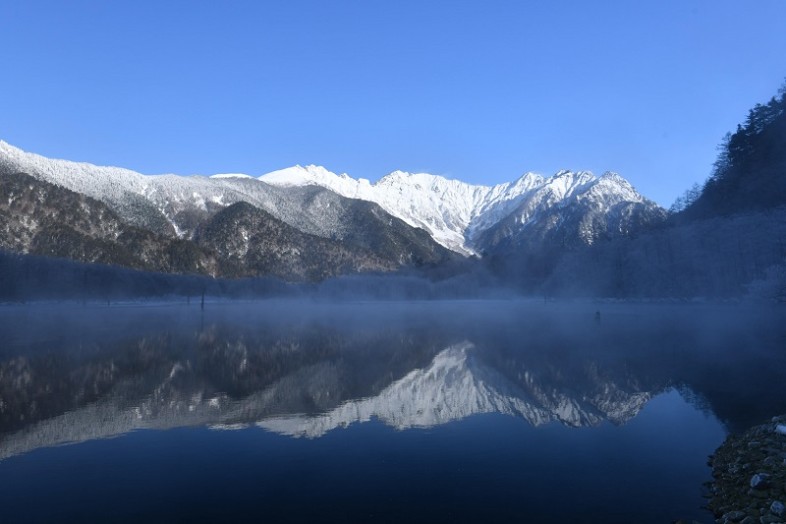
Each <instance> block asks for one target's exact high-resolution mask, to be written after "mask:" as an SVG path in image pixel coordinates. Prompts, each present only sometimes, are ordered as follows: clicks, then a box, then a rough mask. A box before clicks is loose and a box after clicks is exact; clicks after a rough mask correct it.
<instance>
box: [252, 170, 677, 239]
mask: <svg viewBox="0 0 786 524" xmlns="http://www.w3.org/2000/svg"><path fill="white" fill-rule="evenodd" d="M259 180H261V181H263V182H267V183H269V184H272V185H276V186H280V187H302V186H309V185H316V186H321V187H325V188H328V189H330V190H332V191H335V192H336V193H339V194H341V195H344V196H347V197H349V198H358V199H361V200H368V201H371V202H376V203H377V204H379V205H380V206H381V207H382V208H383V209H385V210H386V211H387V212H389V213H390V214H392V215H393V216H396V217H399V218H401V219H402V220H404V221H405V222H407V223H408V224H410V225H413V226H415V227H421V228H423V229H425V230H426V231H428V232H429V233H430V234H431V236H432V237H433V238H434V239H435V240H436V241H437V242H439V243H440V244H442V245H443V246H445V247H448V248H449V249H452V250H454V251H458V252H461V253H477V252H483V251H486V250H487V249H488V248H489V247H494V246H496V245H497V244H498V242H496V243H495V242H493V240H494V239H495V236H498V235H499V231H500V230H499V229H496V226H498V225H500V224H504V226H503V228H502V229H501V231H504V232H505V234H507V235H508V236H515V235H517V234H519V233H520V232H521V231H526V230H527V229H529V228H532V227H533V226H544V225H545V226H546V227H547V228H548V229H552V228H556V227H559V226H560V225H561V224H560V223H558V222H560V221H558V220H557V221H553V220H551V221H550V222H549V220H547V219H548V218H549V217H551V216H552V215H553V214H554V212H555V211H556V212H557V214H563V215H564V214H565V210H568V211H572V210H575V209H580V210H581V215H580V216H578V217H577V219H578V221H579V224H573V223H570V224H569V225H570V227H571V228H573V229H576V233H577V236H578V238H579V239H580V240H581V241H583V242H584V243H586V244H590V243H592V242H593V241H594V239H595V238H597V237H598V236H600V235H605V234H612V235H613V234H614V233H624V232H625V229H626V228H627V227H629V225H630V224H629V222H630V220H626V218H630V215H632V214H637V213H638V214H641V213H642V212H645V213H648V216H650V217H651V218H653V219H658V218H662V217H663V216H665V214H664V213H663V211H662V210H661V209H660V208H659V207H658V206H657V205H656V204H655V203H653V202H651V201H649V200H647V199H645V198H644V197H642V196H641V195H640V194H639V193H637V192H636V190H635V189H633V187H632V186H631V185H630V183H628V181H627V180H625V179H624V178H622V177H621V176H619V175H617V174H616V173H606V174H604V175H603V176H601V177H596V176H594V175H593V174H592V173H589V172H586V171H581V172H575V173H574V172H571V171H560V172H559V173H557V174H556V175H554V176H551V177H548V178H544V177H542V176H540V175H537V174H534V173H526V174H524V175H523V176H521V177H520V178H519V179H518V180H515V181H513V182H509V183H505V184H498V185H495V186H482V185H472V184H467V183H464V182H460V181H458V180H449V179H447V178H444V177H441V176H436V175H430V174H427V173H406V172H403V171H394V172H393V173H390V174H389V175H386V176H385V177H383V178H382V179H380V180H379V181H378V182H376V183H374V184H372V183H371V182H369V181H368V180H366V179H358V180H356V179H353V178H351V177H350V176H348V175H346V174H341V175H337V174H335V173H332V172H330V171H328V170H326V169H325V168H323V167H320V166H313V165H311V166H305V167H303V166H295V167H291V168H287V169H283V170H280V171H274V172H272V173H268V174H266V175H263V176H261V177H259ZM620 207H622V208H624V209H625V210H626V211H620V212H619V213H617V214H620V215H622V218H619V219H614V220H611V221H610V222H609V224H608V226H609V228H610V230H608V229H609V228H605V229H603V230H601V228H600V226H601V224H600V223H598V221H597V220H596V219H595V218H594V217H596V216H605V215H606V214H607V213H609V212H615V213H616V212H617V209H618V208H620ZM626 213H627V216H626ZM573 214H574V215H576V213H573ZM541 219H543V220H541ZM539 222H540V223H539ZM562 222H563V223H564V222H565V221H562ZM562 225H563V227H564V224H562ZM488 231H494V233H493V234H491V235H489V234H488V233H487V232H488ZM489 238H491V239H492V241H489V240H487V239H489Z"/></svg>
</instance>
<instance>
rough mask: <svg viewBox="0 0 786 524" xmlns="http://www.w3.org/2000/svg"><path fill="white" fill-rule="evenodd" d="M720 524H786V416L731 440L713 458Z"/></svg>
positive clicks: (713, 495)
mask: <svg viewBox="0 0 786 524" xmlns="http://www.w3.org/2000/svg"><path fill="white" fill-rule="evenodd" d="M709 464H710V466H711V467H712V477H713V480H712V482H711V483H710V484H709V488H710V500H709V503H708V507H709V509H710V510H711V511H712V512H713V513H714V514H715V517H716V519H717V520H716V522H718V523H723V524H727V523H732V522H734V523H736V522H739V523H741V524H775V523H786V507H785V506H784V504H786V416H781V417H775V418H773V419H772V421H771V422H768V423H766V424H762V425H760V426H755V427H753V428H751V429H749V430H748V431H746V432H745V433H743V434H742V435H732V436H729V437H728V438H727V439H726V441H725V442H724V443H723V445H721V447H719V448H718V449H717V450H716V451H715V454H714V455H712V456H711V457H710V462H709Z"/></svg>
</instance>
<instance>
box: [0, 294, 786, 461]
mask: <svg viewBox="0 0 786 524" xmlns="http://www.w3.org/2000/svg"><path fill="white" fill-rule="evenodd" d="M597 309H602V310H603V315H602V322H599V319H598V318H596V313H595V312H596V310H597ZM0 315H2V317H3V318H2V323H1V324H0V326H1V327H0V330H1V332H0V336H2V340H5V341H7V343H6V344H5V345H4V346H3V348H2V350H1V351H0V459H2V458H7V457H10V456H13V455H17V454H20V453H24V452H27V451H30V450H33V449H36V448H40V447H44V446H52V445H57V444H63V443H70V442H81V441H85V440H90V439H97V438H104V437H110V436H117V435H120V434H124V433H127V432H129V431H131V430H134V429H143V428H144V429H165V428H174V427H180V426H209V427H212V428H216V429H221V428H224V429H231V428H238V427H245V426H249V425H256V426H259V427H261V428H264V429H267V430H269V431H272V432H276V433H280V434H285V435H292V436H305V437H310V438H315V437H320V436H322V435H324V434H325V433H327V432H329V431H330V430H332V429H334V428H337V427H345V426H347V425H350V424H353V423H359V422H364V421H368V420H370V419H372V418H377V419H379V420H381V421H382V422H383V423H384V424H387V425H390V426H392V427H394V428H396V429H406V428H413V427H421V428H423V427H432V426H436V425H440V424H445V423H447V422H451V421H456V420H460V419H464V418H465V417H468V416H470V415H475V414H479V413H501V414H505V415H510V416H514V417H520V418H521V419H524V420H526V421H527V422H528V423H530V424H532V425H536V426H537V425H541V424H545V423H548V422H552V421H558V422H560V423H562V424H564V425H566V426H571V427H579V426H595V425H598V424H600V423H602V422H603V421H609V422H611V423H613V424H617V425H619V424H625V423H626V422H627V421H629V420H630V419H631V418H633V417H635V416H636V415H637V413H639V411H640V410H641V409H642V408H643V407H644V406H645V404H646V403H647V402H648V401H649V400H650V399H651V398H653V397H654V396H656V395H658V394H659V393H662V392H664V391H667V390H669V389H671V388H676V389H677V390H678V391H680V393H681V394H682V395H683V396H684V397H686V398H687V399H689V401H690V402H692V403H694V404H695V405H696V406H698V407H700V408H701V409H703V410H705V411H707V412H713V413H714V414H715V415H716V416H717V417H718V418H719V419H720V420H721V421H722V422H724V423H725V424H726V425H727V427H728V428H729V429H732V430H736V429H739V428H742V427H744V426H746V425H748V424H751V423H754V422H758V421H760V420H763V419H764V418H767V417H769V416H772V415H774V414H776V413H782V412H786V380H784V378H785V377H784V375H786V367H785V366H784V364H785V363H786V362H784V360H785V359H784V355H783V352H782V351H780V348H781V347H782V346H783V341H784V334H783V333H784V329H783V327H782V326H783V325H784V323H783V322H782V320H783V318H782V316H783V314H782V313H781V312H780V311H779V310H766V309H760V308H743V307H740V306H735V307H731V306H659V305H638V306H632V305H608V304H603V305H597V304H581V303H579V304H563V305H557V304H552V303H549V304H540V303H537V302H512V301H500V302H480V303H475V302H449V303H441V304H440V303H394V304H354V305H353V304H343V305H339V304H305V303H297V302H283V303H279V302H273V303H262V304H231V305H227V304H224V305H221V304H219V305H215V306H213V307H208V308H207V310H206V311H205V312H200V310H199V309H198V308H189V307H186V306H158V307H112V308H98V307H84V308H79V307H77V308H61V307H57V306H46V307H44V306H40V307H7V308H4V309H2V310H1V311H0Z"/></svg>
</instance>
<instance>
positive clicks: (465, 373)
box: [257, 342, 651, 438]
mask: <svg viewBox="0 0 786 524" xmlns="http://www.w3.org/2000/svg"><path fill="white" fill-rule="evenodd" d="M474 347H475V346H474V345H473V344H472V343H471V342H462V343H460V344H457V345H454V346H451V347H448V348H446V349H444V350H443V351H441V352H440V353H439V354H437V355H436V356H435V357H434V359H433V360H432V362H431V364H430V365H429V366H428V367H427V368H425V369H416V370H414V371H411V372H410V373H408V374H407V375H406V376H404V377H403V378H401V379H400V380H398V381H396V382H393V383H392V384H391V385H389V386H388V387H387V388H385V389H384V390H382V391H381V392H380V393H379V394H378V395H377V396H374V397H369V398H364V399H360V400H352V401H349V402H345V403H344V404H341V405H340V406H338V407H337V408H335V409H333V410H331V411H328V412H326V413H323V414H320V415H313V416H308V415H285V416H279V417H271V418H266V419H264V420H261V421H259V422H258V423H257V426H259V427H261V428H264V429H266V430H268V431H273V432H275V433H280V434H284V435H291V436H297V437H308V438H316V437H320V436H322V435H324V434H325V433H327V432H328V431H330V430H332V429H335V428H339V427H346V426H348V425H350V424H353V423H357V422H368V421H369V420H371V419H372V418H378V419H380V420H382V421H383V422H384V423H385V424H388V425H390V426H393V427H395V428H396V429H408V428H413V427H420V428H427V427H433V426H437V425H441V424H445V423H447V422H451V421H455V420H460V419H463V418H466V417H468V416H470V415H475V414H480V413H501V414H505V415H511V416H517V417H521V418H523V419H525V420H526V421H527V422H529V423H530V424H532V425H534V426H539V425H542V424H545V423H547V422H551V421H555V420H556V421H560V422H562V423H563V424H566V425H568V426H573V427H579V426H591V425H597V424H599V423H600V422H602V421H603V420H611V421H612V422H614V423H624V422H626V421H627V420H629V419H630V418H632V417H633V416H635V415H636V414H637V413H638V412H639V411H640V410H641V408H643V407H644V404H646V403H647V402H648V401H649V399H650V397H651V395H650V393H647V392H634V393H625V392H623V391H622V390H620V389H619V388H617V387H616V386H615V385H614V384H606V385H604V389H603V394H602V395H597V396H592V395H591V396H581V397H578V398H574V397H571V396H570V395H568V394H567V393H565V392H561V391H558V390H554V389H548V390H547V389H545V388H543V387H541V386H540V385H538V384H537V383H536V381H534V380H533V378H532V377H531V376H525V377H523V379H524V384H522V385H519V384H516V383H514V382H512V381H511V380H509V379H508V378H506V377H504V376H503V375H502V374H500V373H499V372H498V371H496V370H494V369H492V368H490V367H487V366H485V365H483V364H482V363H481V362H479V361H478V360H477V359H476V358H475V356H474V355H473V349H474Z"/></svg>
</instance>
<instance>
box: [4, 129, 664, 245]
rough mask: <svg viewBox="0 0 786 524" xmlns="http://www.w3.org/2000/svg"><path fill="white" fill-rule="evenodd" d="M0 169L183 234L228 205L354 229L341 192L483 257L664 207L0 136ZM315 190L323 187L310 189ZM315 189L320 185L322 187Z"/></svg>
mask: <svg viewBox="0 0 786 524" xmlns="http://www.w3.org/2000/svg"><path fill="white" fill-rule="evenodd" d="M0 168H1V169H3V170H5V171H12V172H24V173H28V174H30V175H32V176H34V177H37V178H39V179H42V180H45V181H47V182H50V183H54V184H56V185H60V186H63V187H65V188H67V189H70V190H72V191H75V192H77V193H81V194H84V195H87V196H90V197H92V198H95V199H97V200H100V201H102V202H104V203H106V204H107V205H108V206H109V207H110V208H112V209H113V210H114V211H115V212H116V213H118V215H120V216H121V217H122V218H124V219H125V220H127V221H128V222H129V223H131V224H133V225H137V226H140V227H144V228H146V229H149V230H151V231H154V232H156V233H160V234H165V235H171V236H178V237H180V238H186V239H188V238H191V237H192V235H193V234H194V233H195V231H196V229H197V227H198V226H199V224H201V223H203V222H204V221H205V220H206V219H208V218H209V217H211V216H212V215H214V214H216V213H217V212H218V211H220V210H221V209H224V208H226V207H228V206H230V205H232V204H235V203H237V202H241V201H242V202H247V203H250V204H252V205H253V206H255V207H258V208H260V209H263V210H264V211H266V212H268V213H270V214H271V215H272V216H274V217H275V218H277V219H279V220H282V221H284V222H286V223H287V224H289V225H291V226H293V227H295V228H297V229H299V230H301V231H303V232H305V233H308V234H313V235H318V236H322V237H326V238H339V239H341V238H342V236H343V235H344V234H345V232H346V231H347V230H352V229H353V227H354V228H357V227H358V224H357V219H355V223H354V224H351V223H350V222H352V218H351V217H348V216H347V213H346V212H345V210H346V208H347V205H346V204H342V205H336V204H337V203H339V204H340V203H341V201H340V199H339V200H336V198H337V197H333V196H330V195H331V194H335V195H337V196H340V197H344V198H349V199H355V200H362V201H366V202H370V203H374V204H377V205H379V206H380V207H381V208H382V209H383V210H384V211H385V212H387V213H388V214H390V215H391V216H392V217H395V218H396V219H399V220H401V221H402V222H403V223H405V224H407V225H409V226H411V227H414V228H422V229H423V230H425V231H426V232H428V234H429V235H430V236H431V237H432V238H433V239H434V241H436V242H437V243H439V244H441V245H442V246H444V247H447V248H448V249H451V250H453V251H456V252H459V253H462V254H471V253H478V254H482V253H485V252H493V251H495V250H497V251H498V250H500V249H503V248H506V247H508V246H514V247H515V246H520V245H525V244H527V242H525V241H524V240H522V238H525V239H528V240H529V239H536V240H542V239H544V238H547V237H549V235H551V236H554V235H559V236H560V237H568V238H570V239H576V240H577V242H579V243H583V244H590V243H592V242H593V241H594V240H595V239H597V238H599V237H604V236H614V235H617V234H622V235H624V234H627V232H628V230H631V229H635V228H636V227H638V225H640V223H647V222H649V221H653V220H659V219H661V218H662V217H663V216H664V212H663V210H662V209H661V208H659V207H658V206H657V205H656V204H654V203H653V202H650V201H648V200H647V199H645V198H644V197H642V196H641V195H639V194H638V193H637V192H636V191H635V190H634V189H633V187H632V186H631V185H630V184H629V183H628V182H627V181H626V180H625V179H623V178H622V177H620V176H619V175H616V174H613V173H607V174H605V175H603V176H601V177H596V176H594V175H592V174H591V173H588V172H571V171H561V172H559V173H557V174H556V175H554V176H551V177H548V178H544V177H542V176H540V175H537V174H534V173H526V174H524V175H523V176H521V177H520V178H518V179H517V180H515V181H513V182H509V183H504V184H498V185H495V186H483V185H472V184H467V183H464V182H461V181H458V180H449V179H447V178H444V177H441V176H436V175H430V174H427V173H414V174H413V173H405V172H403V171H394V172H393V173H390V174H388V175H386V176H384V177H383V178H381V179H380V180H379V181H377V182H376V183H371V182H370V181H368V180H366V179H354V178H352V177H350V176H349V175H346V174H341V175H337V174H335V173H332V172H330V171H328V170H327V169H325V168H323V167H320V166H306V167H302V166H294V167H291V168H287V169H283V170H279V171H274V172H272V173H268V174H266V175H262V176H261V177H259V178H253V177H251V176H249V175H244V174H237V173H229V174H219V175H214V176H212V177H204V176H187V177H186V176H177V175H157V176H146V175H142V174H140V173H137V172H134V171H131V170H128V169H122V168H117V167H100V166H95V165H92V164H87V163H77V162H69V161H65V160H52V159H48V158H45V157H42V156H39V155H35V154H31V153H26V152H24V151H22V150H20V149H18V148H15V147H13V146H11V145H9V144H7V143H5V142H2V141H0ZM315 187H316V188H322V189H323V193H321V194H319V193H315ZM324 190H327V192H325V191H324Z"/></svg>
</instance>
